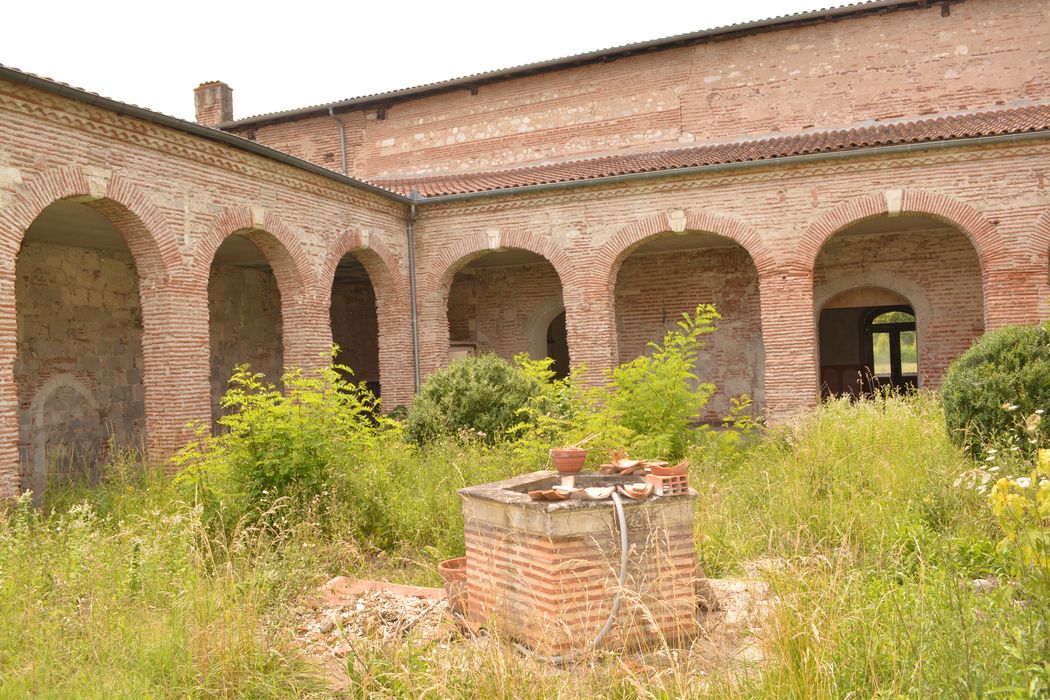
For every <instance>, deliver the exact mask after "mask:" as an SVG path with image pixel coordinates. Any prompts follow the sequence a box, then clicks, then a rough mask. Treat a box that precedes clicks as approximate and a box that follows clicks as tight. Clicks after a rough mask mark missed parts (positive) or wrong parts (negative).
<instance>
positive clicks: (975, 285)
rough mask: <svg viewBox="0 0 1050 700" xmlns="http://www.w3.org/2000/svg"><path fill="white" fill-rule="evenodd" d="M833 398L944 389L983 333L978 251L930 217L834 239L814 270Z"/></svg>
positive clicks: (824, 368) (864, 225)
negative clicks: (950, 370)
mask: <svg viewBox="0 0 1050 700" xmlns="http://www.w3.org/2000/svg"><path fill="white" fill-rule="evenodd" d="M813 283H814V303H815V304H816V310H817V311H818V312H819V316H818V335H819V352H820V361H819V366H820V387H821V393H822V395H823V396H825V397H829V396H843V395H848V396H859V395H862V394H865V393H870V392H872V391H874V390H876V389H877V388H879V387H886V386H893V387H896V388H899V389H905V390H906V389H909V388H912V387H929V388H936V387H937V386H938V385H939V383H940V378H941V376H942V375H943V374H944V371H945V370H946V369H947V367H948V364H950V363H951V361H952V360H954V359H955V358H956V357H958V356H959V355H960V354H961V353H962V352H964V351H965V350H966V348H968V347H969V346H970V344H971V343H972V342H973V341H974V339H976V338H977V337H978V336H979V335H980V334H981V332H982V331H983V329H984V303H983V298H982V292H981V268H980V262H979V260H978V258H977V252H976V251H975V250H974V247H973V245H972V244H971V243H970V240H969V239H968V238H967V237H966V235H965V234H964V233H963V232H962V231H959V230H958V229H957V228H955V227H953V226H951V225H948V224H945V223H943V222H941V221H939V220H937V219H934V218H932V217H929V216H923V215H907V216H898V217H890V216H879V217H874V218H870V219H866V220H864V221H860V222H857V223H855V224H852V225H851V226H848V227H846V228H845V229H843V230H841V231H839V232H838V233H837V234H835V235H834V236H833V237H831V238H830V239H829V240H828V241H827V242H826V243H825V244H824V247H823V248H822V249H821V251H820V253H819V254H818V256H817V260H816V265H815V266H814V270H813Z"/></svg>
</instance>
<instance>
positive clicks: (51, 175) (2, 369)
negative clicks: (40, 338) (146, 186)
mask: <svg viewBox="0 0 1050 700" xmlns="http://www.w3.org/2000/svg"><path fill="white" fill-rule="evenodd" d="M60 200H73V201H76V202H78V203H82V204H84V205H86V206H89V207H92V208H93V209H95V210H96V211H98V212H99V213H100V214H102V215H103V216H104V217H106V218H107V219H108V220H109V221H110V223H111V224H112V225H113V227H114V228H116V229H117V230H118V231H119V232H120V233H121V235H122V236H123V238H124V240H125V242H126V244H127V246H128V249H129V250H130V251H131V256H132V259H133V261H134V267H135V270H136V275H137V277H138V291H139V303H140V305H141V308H142V323H143V331H142V346H141V353H142V355H141V357H142V369H143V382H144V385H145V392H146V396H145V403H146V405H145V410H146V434H147V441H148V443H149V444H150V445H151V449H152V446H153V445H155V444H159V443H161V442H164V440H166V439H168V438H171V437H173V436H175V439H177V440H178V441H179V442H184V440H183V439H182V438H183V437H184V434H185V433H187V432H188V431H186V430H185V428H183V427H181V426H185V424H186V422H187V419H188V418H190V417H191V416H190V415H189V413H187V411H189V410H190V409H192V406H191V405H190V404H192V400H185V399H175V397H169V396H168V395H167V394H166V390H167V389H168V388H170V387H171V386H172V382H171V380H170V375H171V358H172V357H173V353H172V352H171V350H172V348H171V345H172V340H171V335H172V333H171V332H170V331H171V329H172V326H171V324H170V323H169V321H170V320H172V319H168V317H167V315H168V312H169V311H170V309H171V305H170V304H169V305H166V304H165V303H163V300H162V298H161V297H162V293H163V290H164V289H165V288H166V287H168V286H169V285H170V284H171V282H172V280H173V278H175V277H177V276H178V275H177V271H178V270H179V269H180V266H181V255H180V252H179V245H178V237H177V236H176V235H175V233H174V231H173V229H172V227H171V226H170V223H169V221H168V220H167V219H166V218H165V217H164V215H163V214H162V213H161V211H160V210H159V209H158V208H157V207H155V206H154V205H153V204H152V202H151V201H150V200H149V198H148V196H147V195H146V193H145V192H144V191H143V190H142V189H141V188H140V187H139V186H138V185H136V184H134V183H133V182H131V181H130V180H128V179H127V178H124V177H122V176H121V175H119V174H113V173H112V172H110V171H106V170H94V171H93V170H90V169H81V168H78V167H67V168H60V169H56V170H50V171H46V172H43V173H40V174H38V175H36V176H34V177H33V178H31V179H29V180H28V181H27V182H25V183H24V184H23V185H22V186H21V187H20V188H19V189H18V190H17V191H16V192H15V194H14V197H13V199H12V200H11V202H9V203H8V205H7V206H6V207H4V208H3V210H0V296H3V297H4V298H6V299H9V300H11V302H15V270H16V265H17V259H18V253H19V250H20V248H21V245H22V242H23V240H24V237H25V232H26V230H27V229H28V228H29V226H30V225H31V224H32V223H33V221H34V220H36V218H37V217H38V216H39V215H40V213H41V212H42V211H43V210H44V209H45V208H46V207H48V206H50V205H51V204H53V203H54V202H57V201H60ZM15 319H16V307H15V303H9V304H5V305H3V308H2V309H0V327H2V329H3V333H0V425H3V426H7V427H6V428H5V429H3V430H0V495H2V494H4V493H11V492H13V491H15V490H17V488H18V483H17V481H18V464H19V453H18V444H19V443H18V417H17V411H18V390H17V387H16V384H15V381H14V376H13V371H14V364H15V360H16V355H17V346H16V339H15V327H16V320H15ZM180 388H184V386H183V387H180V386H176V387H175V389H176V391H177V390H178V389H180ZM177 393H179V394H184V393H185V391H177ZM187 406H189V407H190V408H189V409H186V410H185V411H184V410H183V409H184V408H186V407H187ZM174 425H178V426H180V427H179V428H177V429H174V430H172V429H169V427H170V426H174ZM165 444H166V446H167V447H171V446H173V445H174V442H172V443H171V444H167V443H165Z"/></svg>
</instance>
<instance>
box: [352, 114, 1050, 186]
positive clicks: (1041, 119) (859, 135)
mask: <svg viewBox="0 0 1050 700" xmlns="http://www.w3.org/2000/svg"><path fill="white" fill-rule="evenodd" d="M1044 130H1050V104H1047V103H1043V104H1034V105H1028V106H1024V107H1015V108H1010V109H1000V110H992V111H982V112H970V113H960V114H951V115H939V116H936V117H930V118H925V119H912V120H901V121H894V122H873V123H866V124H862V125H856V126H851V127H848V128H842V129H820V130H807V131H802V132H799V133H796V134H791V135H785V136H772V137H768V138H759V139H746V140H738V141H729V142H724V143H714V144H705V145H702V146H692V147H689V148H676V149H670V150H661V151H651V152H645V153H630V154H623V155H610V156H602V157H596V158H586V159H581V160H569V161H562V162H558V163H548V164H542V165H534V166H526V167H520V168H510V169H505V170H493V171H489V172H476V173H463V174H455V175H432V176H420V177H391V178H381V177H380V178H371V179H370V180H369V181H370V182H372V183H374V184H376V185H379V186H380V187H384V188H387V189H392V190H395V191H398V192H403V193H408V192H411V191H412V190H416V191H417V192H418V193H419V194H420V195H422V196H424V197H438V196H446V195H456V194H466V193H473V192H487V191H493V190H502V189H508V188H515V187H528V186H534V185H549V184H553V183H563V182H576V181H583V180H595V179H600V178H607V177H616V176H621V175H632V174H638V173H650V172H660V171H674V170H679V169H683V168H694V167H700V166H713V165H723V164H729V163H745V162H756V161H764V160H772V159H776V158H785V157H790V156H802V155H809V154H818V153H832V152H836V151H851V150H859V149H866V148H872V147H878V146H894V145H906V144H922V143H927V142H935V141H938V142H940V141H950V140H955V139H964V138H974V137H982V136H1002V135H1009V134H1022V133H1028V132H1035V131H1044ZM668 174H673V173H671V172H669V173H668Z"/></svg>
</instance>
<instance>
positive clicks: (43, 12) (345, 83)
mask: <svg viewBox="0 0 1050 700" xmlns="http://www.w3.org/2000/svg"><path fill="white" fill-rule="evenodd" d="M846 1H847V0H736V1H735V2H724V1H723V0H693V1H692V2H674V1H671V0H633V1H632V2H615V1H614V2H609V1H608V0H606V1H604V2H603V1H594V0H529V1H528V2H520V3H519V2H513V3H511V2H492V1H491V0H490V1H488V2H484V1H482V0H431V1H430V2H417V1H416V0H405V1H402V2H381V1H380V2H375V1H371V2H370V1H368V0H349V1H347V0H344V2H339V3H334V2H320V1H317V0H281V1H280V2H269V3H265V2H261V1H259V0H256V1H255V2H238V3H231V2H223V0H213V1H212V2H201V1H200V0H185V1H183V2H180V0H167V1H166V2H157V1H156V0H138V1H128V0H95V1H94V2H85V1H84V0H79V1H77V2H69V0H61V1H57V0H51V1H49V0H36V1H35V2H33V1H32V0H30V1H28V2H27V1H22V2H17V1H15V0H11V1H10V2H7V3H4V5H5V6H4V8H3V11H2V12H0V36H2V37H3V38H2V39H0V63H2V64H3V65H6V66H9V67H13V68H18V69H21V70H24V71H27V72H30V73H35V74H37V75H41V76H44V77H48V78H53V79H55V80H58V81H61V82H64V83H69V84H70V85H73V86H76V87H81V88H84V89H86V90H90V91H91V92H96V93H99V94H100V95H104V96H106V97H111V98H114V99H117V100H121V101H123V102H130V103H132V104H136V105H139V106H142V107H148V108H149V109H153V110H156V111H158V112H164V113H165V114H170V115H174V116H177V117H182V118H184V119H189V120H192V119H193V88H194V87H196V86H197V85H198V84H199V83H202V82H204V81H207V80H224V81H225V82H227V83H228V84H229V85H230V86H231V87H232V88H233V89H234V94H233V107H234V117H235V118H242V117H248V116H252V115H255V114H260V113H263V112H275V111H280V110H285V109H294V108H296V107H305V106H308V105H314V104H319V103H323V102H334V101H337V100H342V99H346V98H350V97H357V96H361V95H368V94H371V93H376V92H386V91H389V90H396V89H399V88H405V87H412V86H415V85H420V84H423V83H429V82H434V81H439V80H446V79H449V78H457V77H460V76H464V75H468V74H471V73H479V72H483V71H487V70H494V69H498V68H508V67H511V66H515V65H519V64H522V63H532V62H535V61H543V60H548V59H551V58H558V57H562V56H567V55H570V54H576V53H583V52H587V51H594V50H597V49H604V48H609V47H612V46H618V45H621V44H627V43H633V42H638V41H646V40H649V39H656V38H660V37H665V36H670V35H674V34H682V33H685V32H692V31H697V30H701V29H709V28H712V27H717V26H721V25H726V24H735V23H738V22H746V21H750V20H755V19H764V18H767V17H773V16H777V15H783V14H790V13H793V12H803V11H807V10H813V9H817V8H818V7H826V6H829V5H840V4H844V3H845V2H846Z"/></svg>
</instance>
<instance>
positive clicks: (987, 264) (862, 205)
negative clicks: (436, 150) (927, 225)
mask: <svg viewBox="0 0 1050 700" xmlns="http://www.w3.org/2000/svg"><path fill="white" fill-rule="evenodd" d="M899 193H900V203H899V207H898V206H896V205H895V206H894V207H893V210H894V212H895V213H897V214H899V215H901V216H904V215H914V214H918V215H924V216H929V217H931V218H933V219H937V220H938V221H942V222H944V223H946V224H949V225H950V226H953V227H954V228H956V229H958V230H959V231H961V232H962V233H963V234H965V235H966V237H967V238H968V239H969V241H970V243H971V245H973V247H974V250H975V251H976V252H977V259H978V261H979V262H980V266H981V269H982V270H988V269H989V268H992V267H995V266H996V264H998V263H1000V262H1002V261H1003V260H1006V259H1008V258H1009V257H1010V255H1011V254H1010V251H1009V250H1008V249H1007V248H1006V246H1005V245H1004V244H1003V242H1002V239H1001V237H1000V235H999V232H998V230H997V229H996V227H995V224H994V223H992V222H991V221H989V220H988V219H987V218H985V216H984V215H983V214H981V213H980V212H979V211H978V210H977V209H975V208H974V207H972V206H971V205H969V204H967V203H966V202H962V201H960V200H957V199H953V198H951V197H948V196H946V195H943V194H939V193H936V192H925V191H922V190H899ZM890 211H891V209H890V205H889V203H888V202H887V199H886V193H885V192H877V193H869V194H865V195H862V196H860V197H856V198H854V199H851V200H849V201H847V202H843V203H841V204H839V205H838V206H836V207H834V208H832V209H830V210H828V211H826V212H824V213H823V214H821V215H820V217H819V218H818V219H817V220H816V221H815V222H813V224H811V225H810V227H809V228H808V229H807V230H806V232H805V233H804V234H803V236H802V238H801V240H800V241H799V242H798V245H797V247H796V252H795V255H794V258H793V260H792V263H791V266H792V267H796V268H797V269H799V270H801V271H805V272H812V270H813V268H814V266H815V265H816V261H817V256H818V255H819V254H820V251H821V250H822V249H823V248H824V245H825V244H826V243H827V242H828V241H829V240H830V239H831V238H832V237H833V236H835V235H836V234H837V233H839V232H841V231H842V230H843V229H845V228H846V227H848V226H851V225H853V224H856V223H860V222H861V221H864V220H866V219H871V218H874V217H876V216H882V215H884V214H889V213H890Z"/></svg>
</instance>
